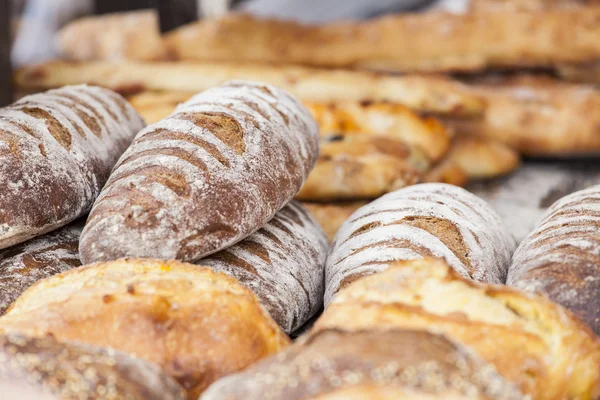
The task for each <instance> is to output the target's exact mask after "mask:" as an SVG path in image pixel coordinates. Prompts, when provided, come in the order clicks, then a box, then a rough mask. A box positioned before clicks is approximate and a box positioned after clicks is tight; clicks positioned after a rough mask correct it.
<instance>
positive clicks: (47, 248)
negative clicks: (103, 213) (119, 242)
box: [0, 221, 83, 315]
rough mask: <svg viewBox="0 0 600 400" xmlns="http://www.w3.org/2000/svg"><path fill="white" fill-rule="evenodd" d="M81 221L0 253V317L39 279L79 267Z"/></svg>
mask: <svg viewBox="0 0 600 400" xmlns="http://www.w3.org/2000/svg"><path fill="white" fill-rule="evenodd" d="M82 229H83V221H77V222H74V223H73V224H70V225H68V226H66V227H64V228H62V229H59V230H57V231H54V232H51V233H47V234H45V235H43V236H40V237H37V238H34V239H31V240H29V241H27V242H25V243H22V244H19V245H16V246H13V247H9V248H8V249H4V250H0V315H2V314H4V311H6V309H7V308H8V306H10V304H11V303H12V302H13V301H14V300H15V299H16V298H17V297H19V296H20V295H21V293H23V292H24V291H25V290H26V289H27V288H28V287H29V286H31V285H33V284H34V283H35V282H37V281H39V280H40V279H44V278H46V277H48V276H52V275H56V274H58V273H60V272H64V271H67V270H69V269H72V268H75V267H79V266H80V265H81V262H80V261H79V252H78V249H79V246H78V245H79V235H80V234H81V230H82Z"/></svg>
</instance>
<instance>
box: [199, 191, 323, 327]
mask: <svg viewBox="0 0 600 400" xmlns="http://www.w3.org/2000/svg"><path fill="white" fill-rule="evenodd" d="M327 249H328V243H327V238H326V237H325V234H324V233H323V230H322V229H321V227H320V226H319V224H318V223H317V222H316V221H315V220H314V219H313V218H312V217H311V216H310V215H309V214H308V212H307V211H306V210H305V209H304V207H302V206H301V205H300V204H299V203H297V202H291V203H289V204H288V205H287V206H286V207H284V208H282V209H281V210H280V211H279V212H278V213H277V214H275V217H274V218H273V219H272V220H271V221H269V223H268V224H266V225H265V226H263V227H262V228H261V229H259V230H258V231H257V232H255V233H254V234H252V235H250V236H249V237H248V238H246V239H244V240H242V241H241V242H239V243H238V244H236V245H234V246H231V247H229V248H227V249H225V250H223V251H220V252H219V253H217V254H214V255H212V256H210V257H208V258H204V259H202V260H200V261H198V264H200V265H202V266H208V267H211V268H213V269H214V270H215V271H219V272H224V273H226V274H229V275H232V276H233V277H235V278H236V279H237V280H238V281H239V282H240V283H242V284H243V285H245V286H247V287H248V288H250V289H251V290H253V291H254V293H255V294H256V295H257V297H258V298H259V300H260V302H261V303H262V305H263V306H264V307H265V308H266V309H267V311H269V313H270V314H271V317H272V318H273V319H274V320H275V321H276V322H277V323H278V324H279V326H281V327H282V328H283V330H285V331H286V332H288V333H291V332H293V331H295V330H296V329H298V328H300V327H301V326H302V325H304V323H305V322H306V321H308V320H309V319H310V317H312V316H313V315H314V314H315V313H317V312H318V311H319V310H320V309H321V308H322V307H323V291H324V286H325V285H324V280H323V274H324V269H325V258H326V257H327Z"/></svg>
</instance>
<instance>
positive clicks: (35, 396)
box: [0, 334, 186, 400]
mask: <svg viewBox="0 0 600 400" xmlns="http://www.w3.org/2000/svg"><path fill="white" fill-rule="evenodd" d="M0 393H2V398H3V399H5V400H17V399H18V400H46V399H48V400H50V399H53V400H59V399H81V400H94V399H105V400H109V399H111V400H113V399H114V400H117V399H131V400H184V399H185V398H186V396H185V391H184V390H183V388H182V387H181V386H179V385H178V384H177V382H176V381H175V380H174V379H172V378H171V377H169V376H168V375H166V374H165V373H164V372H163V371H162V370H161V369H160V368H159V367H158V366H156V365H154V364H151V363H149V362H146V361H143V360H140V359H137V358H135V357H131V356H129V355H127V354H124V353H121V352H118V351H115V350H112V349H110V348H106V349H104V348H100V347H95V346H89V345H84V344H79V343H60V342H58V341H56V340H55V339H54V338H52V337H51V336H46V337H43V338H31V337H27V336H24V335H21V334H8V335H0ZM27 394H28V395H29V397H28V395H27Z"/></svg>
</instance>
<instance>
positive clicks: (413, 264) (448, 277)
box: [312, 259, 600, 400]
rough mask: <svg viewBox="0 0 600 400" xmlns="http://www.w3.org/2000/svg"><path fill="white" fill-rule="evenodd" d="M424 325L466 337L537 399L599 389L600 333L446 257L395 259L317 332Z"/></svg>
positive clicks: (343, 295)
mask: <svg viewBox="0 0 600 400" xmlns="http://www.w3.org/2000/svg"><path fill="white" fill-rule="evenodd" d="M332 328H340V329H344V330H350V331H354V330H363V329H371V330H372V329H375V330H386V329H390V328H395V329H397V328H403V329H419V330H426V331H429V332H435V333H443V334H444V335H446V336H448V337H449V338H452V339H454V340H457V341H458V342H460V343H463V344H465V345H467V346H469V347H471V348H472V349H474V350H475V351H476V352H477V353H479V354H480V355H481V356H482V357H483V358H484V359H485V360H487V361H489V362H491V363H493V364H494V365H495V366H496V368H497V369H498V372H499V373H500V374H501V375H503V376H504V377H505V378H507V379H508V380H509V381H512V382H515V383H517V384H518V386H519V387H520V389H521V390H522V391H523V392H525V393H528V394H530V395H532V397H533V398H535V399H540V400H542V399H566V398H572V399H575V398H577V399H593V398H597V396H599V395H600V339H599V338H598V337H596V336H595V335H594V334H593V333H592V332H591V331H590V330H589V329H588V328H587V327H586V326H585V325H584V324H583V323H582V322H580V321H579V320H577V319H576V318H575V317H574V316H573V315H572V314H571V313H570V312H569V311H567V310H565V309H563V308H562V307H560V306H558V305H556V304H554V303H552V302H551V301H549V300H547V299H546V298H544V297H542V296H535V295H530V294H526V293H524V292H519V291H516V290H513V289H510V288H507V287H506V286H500V285H498V286H496V285H486V284H481V283H476V282H474V281H471V280H467V279H465V278H462V277H460V276H459V275H458V274H457V273H455V272H453V271H452V269H451V268H450V267H449V266H448V265H447V264H446V263H445V262H443V261H442V260H436V259H422V260H415V261H408V262H400V263H395V264H392V265H391V266H390V268H388V269H387V270H386V271H384V272H382V273H379V274H376V275H372V276H370V277H366V278H362V279H359V280H357V281H356V282H355V283H353V284H352V285H350V286H348V287H347V288H346V289H344V290H342V291H340V292H339V293H338V294H337V296H336V298H335V299H334V301H333V302H332V303H331V304H330V305H329V307H328V308H327V310H326V311H325V313H324V314H323V315H322V316H321V318H320V319H319V320H318V321H317V323H316V325H315V327H314V328H313V331H312V332H313V333H314V332H319V331H320V330H323V329H332Z"/></svg>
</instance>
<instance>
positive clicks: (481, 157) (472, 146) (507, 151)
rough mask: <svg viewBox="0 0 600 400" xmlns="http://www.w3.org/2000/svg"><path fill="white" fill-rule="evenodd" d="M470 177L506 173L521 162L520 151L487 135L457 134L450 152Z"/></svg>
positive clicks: (487, 177) (484, 176)
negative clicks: (486, 136)
mask: <svg viewBox="0 0 600 400" xmlns="http://www.w3.org/2000/svg"><path fill="white" fill-rule="evenodd" d="M448 158H449V160H450V162H451V163H455V164H456V165H458V166H459V167H460V168H461V169H462V170H463V171H465V173H466V174H467V176H468V179H490V178H495V177H498V176H501V175H506V174H508V173H510V172H512V171H514V170H515V169H517V168H518V167H519V165H520V163H521V160H520V156H519V153H517V152H516V151H515V150H513V149H512V148H510V147H508V146H507V145H505V144H503V143H501V142H498V141H496V140H493V139H488V138H485V137H478V136H470V135H457V137H455V138H454V139H453V140H452V146H451V147H450V151H449V152H448Z"/></svg>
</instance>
